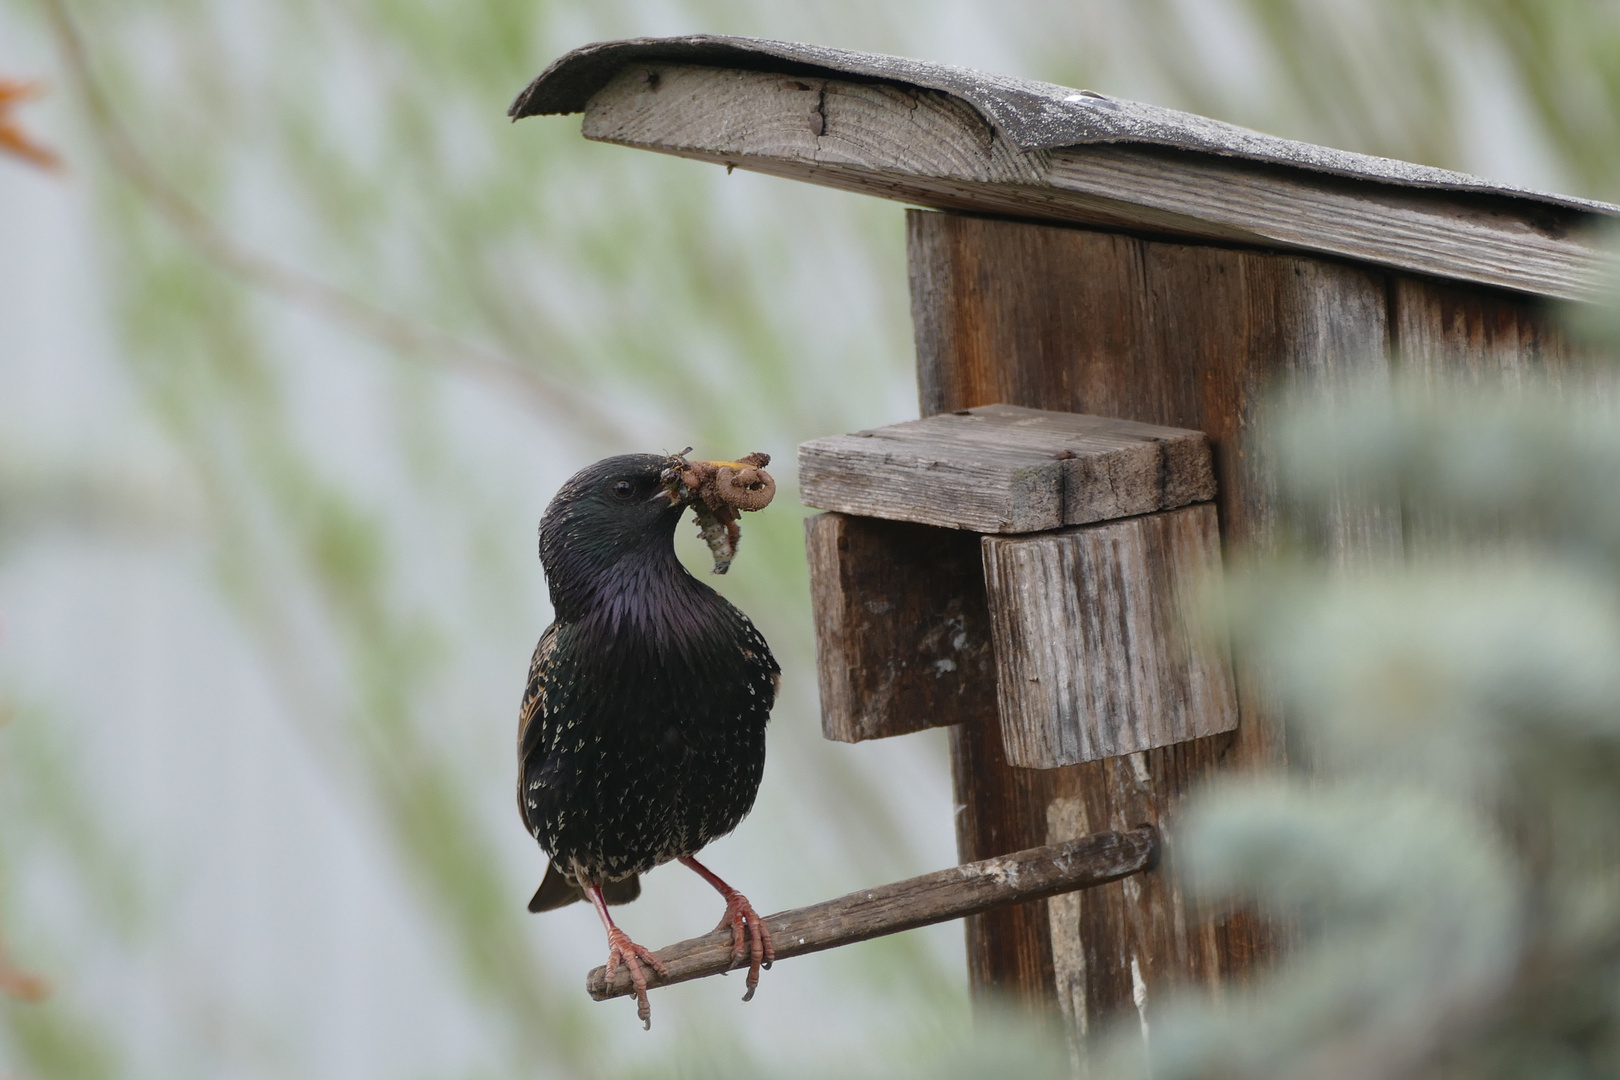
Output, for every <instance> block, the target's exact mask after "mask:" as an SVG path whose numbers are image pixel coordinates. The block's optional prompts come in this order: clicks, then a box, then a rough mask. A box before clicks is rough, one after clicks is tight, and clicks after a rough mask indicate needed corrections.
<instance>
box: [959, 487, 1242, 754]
mask: <svg viewBox="0 0 1620 1080" xmlns="http://www.w3.org/2000/svg"><path fill="white" fill-rule="evenodd" d="M983 544H984V578H985V594H986V599H987V601H988V604H989V608H990V625H991V632H992V636H993V640H994V642H995V656H996V686H997V700H998V703H999V707H1000V710H999V711H1000V713H1001V737H1002V745H1003V747H1004V749H1005V751H1006V757H1007V761H1008V763H1009V764H1012V765H1015V766H1019V767H1023V768H1036V769H1051V768H1056V767H1057V766H1060V765H1078V764H1080V763H1081V762H1086V761H1096V760H1098V759H1100V758H1106V757H1118V756H1120V755H1122V754H1131V753H1135V752H1137V751H1140V750H1151V749H1153V748H1155V747H1160V746H1169V745H1170V744H1172V743H1178V742H1185V741H1187V740H1189V739H1195V738H1199V737H1201V736H1205V735H1216V734H1219V733H1221V732H1225V731H1231V730H1232V729H1233V728H1235V727H1236V726H1237V722H1238V716H1237V699H1236V697H1235V694H1234V691H1233V686H1232V676H1231V667H1230V663H1229V661H1228V659H1227V657H1226V655H1225V651H1224V649H1221V648H1219V647H1217V646H1216V645H1214V644H1213V643H1210V642H1206V641H1205V640H1203V635H1202V634H1200V633H1199V632H1198V631H1197V629H1196V627H1195V626H1194V624H1193V623H1192V621H1191V620H1192V619H1193V618H1194V617H1195V608H1196V605H1197V604H1198V602H1199V591H1200V589H1203V588H1207V587H1210V586H1211V585H1212V584H1213V583H1214V582H1215V581H1216V580H1218V575H1219V573H1220V566H1221V549H1220V532H1219V529H1218V526H1217V524H1216V519H1215V507H1214V505H1213V504H1210V503H1204V504H1202V505H1199V506H1189V507H1183V508H1182V509H1179V510H1171V511H1166V512H1164V513H1159V514H1147V515H1143V516H1141V517H1133V518H1126V519H1124V520H1122V521H1111V522H1106V523H1103V524H1098V525H1089V526H1085V527H1082V528H1078V529H1064V530H1061V531H1058V532H1051V533H1041V534H1038V535H1035V536H1018V537H997V536H987V537H985V538H984V542H983Z"/></svg>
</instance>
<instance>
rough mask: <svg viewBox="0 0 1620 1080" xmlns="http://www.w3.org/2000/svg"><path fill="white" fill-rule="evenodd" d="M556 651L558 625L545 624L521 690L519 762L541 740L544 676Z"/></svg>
mask: <svg viewBox="0 0 1620 1080" xmlns="http://www.w3.org/2000/svg"><path fill="white" fill-rule="evenodd" d="M556 651H557V624H556V623H552V624H551V625H550V626H548V627H546V630H545V633H543V634H541V635H540V643H539V644H538V645H536V646H535V647H534V659H532V660H530V661H529V687H528V689H527V690H525V691H524V692H523V711H522V712H520V713H519V714H518V761H520V762H522V761H527V760H528V758H529V753H530V752H531V751H532V750H533V749H534V747H535V744H537V743H538V742H539V741H540V732H541V730H542V729H543V728H544V727H545V724H544V723H543V720H544V718H545V715H546V675H547V673H548V671H549V669H550V667H551V654H552V653H554V652H556Z"/></svg>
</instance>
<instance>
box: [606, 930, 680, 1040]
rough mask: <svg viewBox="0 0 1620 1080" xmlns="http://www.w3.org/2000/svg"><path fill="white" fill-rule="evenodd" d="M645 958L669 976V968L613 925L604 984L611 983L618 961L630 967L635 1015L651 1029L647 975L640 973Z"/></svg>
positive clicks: (660, 971) (609, 937)
mask: <svg viewBox="0 0 1620 1080" xmlns="http://www.w3.org/2000/svg"><path fill="white" fill-rule="evenodd" d="M642 960H645V961H647V963H649V964H651V965H652V969H653V970H654V971H656V972H658V974H659V976H660V977H661V978H665V979H667V978H669V968H667V967H665V966H664V962H663V961H662V960H660V959H658V957H656V956H654V955H653V954H652V951H651V950H650V949H648V948H646V947H645V946H642V945H637V944H636V943H635V942H634V941H631V940H630V935H629V934H627V933H625V932H624V931H623V930H620V929H619V928H618V927H616V926H615V927H613V928H612V929H611V930H609V931H608V958H607V970H606V971H605V972H604V973H603V974H604V975H605V976H606V978H605V980H604V982H605V983H606V985H608V986H611V985H613V976H614V975H615V974H616V973H617V972H618V970H619V963H620V961H623V962H624V966H625V967H627V968H629V969H630V985H631V986H634V987H635V988H636V1016H637V1018H639V1019H640V1020H641V1026H642V1028H643V1029H645V1030H648V1031H650V1030H652V1006H651V1005H650V1004H648V1002H647V976H646V975H644V974H642V971H641V961H642Z"/></svg>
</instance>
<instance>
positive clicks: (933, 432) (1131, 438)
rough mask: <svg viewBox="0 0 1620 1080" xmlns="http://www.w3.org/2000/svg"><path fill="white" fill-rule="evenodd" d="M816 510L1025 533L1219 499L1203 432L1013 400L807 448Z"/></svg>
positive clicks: (802, 456)
mask: <svg viewBox="0 0 1620 1080" xmlns="http://www.w3.org/2000/svg"><path fill="white" fill-rule="evenodd" d="M799 491H800V496H801V498H803V500H804V502H805V503H806V504H807V505H810V506H814V507H817V508H819V509H822V510H837V511H840V512H842V513H846V514H859V515H863V516H866V517H879V518H889V519H891V520H895V521H912V522H917V523H919V524H923V525H937V526H943V527H945V528H950V529H966V530H970V531H972V532H979V533H1026V532H1041V531H1044V530H1048V529H1057V528H1061V527H1063V526H1064V525H1083V524H1086V523H1088V522H1093V521H1106V520H1109V519H1111V518H1119V517H1128V516H1130V515H1132V514H1145V513H1149V512H1151V511H1154V510H1168V509H1171V508H1173V507H1177V506H1185V505H1186V504H1188V503H1193V502H1201V501H1204V500H1207V499H1212V498H1214V496H1215V474H1214V469H1213V467H1212V465H1211V462H1210V453H1209V442H1208V440H1207V439H1205V438H1204V435H1203V433H1202V432H1197V431H1188V430H1186V429H1184V428H1169V427H1160V426H1158V425H1155V424H1142V423H1137V422H1136V421H1134V420H1117V419H1113V418H1110V417H1103V416H1084V415H1081V414H1078V413H1062V412H1048V411H1045V410H1041V409H1025V408H1019V407H1018V406H1014V405H984V406H980V407H979V408H976V409H968V410H964V411H962V412H960V413H945V414H941V415H939V416H930V417H928V418H926V419H923V420H912V421H908V422H906V423H903V424H891V425H889V426H887V427H881V428H874V429H872V430H871V431H864V432H857V433H856V434H854V435H836V436H832V437H830V438H825V439H812V440H811V441H810V442H807V443H803V444H801V445H800V446H799Z"/></svg>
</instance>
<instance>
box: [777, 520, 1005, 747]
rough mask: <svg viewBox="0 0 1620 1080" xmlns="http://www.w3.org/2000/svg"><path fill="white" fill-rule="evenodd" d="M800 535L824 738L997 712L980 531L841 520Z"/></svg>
mask: <svg viewBox="0 0 1620 1080" xmlns="http://www.w3.org/2000/svg"><path fill="white" fill-rule="evenodd" d="M804 529H805V533H804V538H805V549H806V553H807V554H808V556H809V563H810V610H811V616H812V619H813V621H814V624H815V633H816V673H817V678H818V680H819V682H820V690H821V730H822V733H823V734H824V735H825V736H826V737H827V738H829V739H834V740H837V741H839V742H859V741H861V740H863V739H876V738H882V737H885V736H889V735H904V734H906V733H908V732H912V731H921V730H923V729H924V728H929V727H937V726H943V725H946V724H952V723H955V722H956V718H957V717H959V716H962V715H975V714H977V713H979V712H982V711H984V710H986V709H989V710H994V708H995V700H996V698H995V694H996V690H995V685H996V684H995V679H996V676H995V665H994V660H993V653H992V649H991V645H990V615H989V612H988V611H987V610H986V609H985V601H984V571H983V568H982V563H981V558H980V554H979V537H978V536H977V535H976V534H973V533H964V532H958V531H956V530H954V529H936V528H932V527H930V526H927V525H912V524H909V523H905V522H895V521H880V520H876V519H873V518H859V517H846V516H844V515H843V514H818V515H816V516H815V517H811V518H808V519H806V520H805V523H804Z"/></svg>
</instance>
